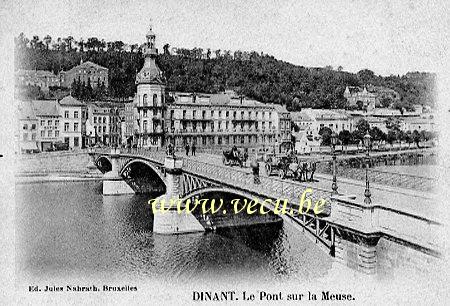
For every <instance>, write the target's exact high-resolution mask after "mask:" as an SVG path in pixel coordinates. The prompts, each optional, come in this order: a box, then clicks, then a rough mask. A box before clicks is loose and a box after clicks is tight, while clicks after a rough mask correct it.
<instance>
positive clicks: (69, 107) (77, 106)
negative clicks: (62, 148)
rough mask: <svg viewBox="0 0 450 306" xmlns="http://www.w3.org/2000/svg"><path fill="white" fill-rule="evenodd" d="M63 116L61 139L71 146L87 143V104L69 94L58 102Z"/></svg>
mask: <svg viewBox="0 0 450 306" xmlns="http://www.w3.org/2000/svg"><path fill="white" fill-rule="evenodd" d="M58 105H59V109H60V113H61V114H62V116H61V139H62V140H63V142H65V143H67V144H68V145H69V147H70V148H74V149H76V148H84V147H85V145H86V116H87V115H86V114H87V108H86V104H84V103H82V102H81V101H79V100H77V99H75V98H74V97H72V96H67V97H65V98H63V99H61V100H60V101H59V102H58Z"/></svg>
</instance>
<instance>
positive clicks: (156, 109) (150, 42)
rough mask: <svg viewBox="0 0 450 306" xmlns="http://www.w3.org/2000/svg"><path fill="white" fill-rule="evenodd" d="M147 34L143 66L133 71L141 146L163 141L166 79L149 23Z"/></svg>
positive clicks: (159, 143)
mask: <svg viewBox="0 0 450 306" xmlns="http://www.w3.org/2000/svg"><path fill="white" fill-rule="evenodd" d="M146 37H147V42H146V43H145V46H144V56H145V61H144V66H143V67H142V69H141V71H139V73H138V74H137V75H136V84H137V94H136V106H137V112H138V114H137V115H138V118H137V125H138V144H139V146H142V147H150V146H158V147H161V146H162V145H163V144H164V108H165V101H164V99H165V90H166V80H165V78H164V75H163V73H162V71H161V69H159V67H158V65H157V64H156V62H155V59H156V56H157V55H158V50H157V49H156V47H155V38H156V36H155V34H154V33H153V30H152V26H151V25H150V28H149V31H148V32H147V35H146Z"/></svg>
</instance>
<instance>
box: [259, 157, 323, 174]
mask: <svg viewBox="0 0 450 306" xmlns="http://www.w3.org/2000/svg"><path fill="white" fill-rule="evenodd" d="M264 163H265V170H266V174H267V175H268V176H270V175H272V174H274V173H276V174H278V176H279V177H280V178H282V179H284V178H288V177H290V178H293V179H295V180H298V181H313V180H314V173H315V171H316V162H314V161H306V160H305V161H299V160H298V157H297V156H296V155H295V154H285V155H278V156H277V155H275V154H273V153H272V154H267V155H266V156H265V158H264Z"/></svg>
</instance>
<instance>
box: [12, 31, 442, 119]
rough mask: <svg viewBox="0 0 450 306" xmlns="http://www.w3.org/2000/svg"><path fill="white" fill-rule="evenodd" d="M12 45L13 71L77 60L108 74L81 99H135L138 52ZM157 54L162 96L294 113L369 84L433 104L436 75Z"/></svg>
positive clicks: (248, 55)
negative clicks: (197, 96) (252, 103)
mask: <svg viewBox="0 0 450 306" xmlns="http://www.w3.org/2000/svg"><path fill="white" fill-rule="evenodd" d="M52 42H53V43H52ZM15 43H16V50H15V51H16V53H15V67H16V69H19V68H21V69H38V70H49V71H53V72H54V73H55V74H57V73H58V72H59V71H61V70H69V69H70V68H72V67H74V66H76V65H78V64H79V63H80V60H81V59H83V61H92V62H94V63H97V64H99V65H101V66H104V67H106V68H108V69H109V90H108V92H107V93H101V94H102V97H97V96H95V95H94V96H92V97H89V98H105V97H104V95H106V96H108V97H109V98H126V97H130V96H133V95H134V93H135V92H136V86H135V84H134V81H135V76H136V73H137V72H138V71H139V70H140V69H141V67H142V65H143V61H144V59H143V55H142V46H139V45H137V44H134V45H125V44H124V43H123V42H121V41H116V42H105V41H104V40H99V39H97V38H95V37H94V38H89V39H88V40H87V41H86V42H84V41H83V40H79V41H75V40H74V39H73V38H72V37H71V36H69V37H67V38H64V39H61V38H58V39H57V40H56V41H52V39H51V37H50V36H48V35H47V36H46V37H44V39H43V40H40V39H39V37H37V36H34V37H33V39H31V40H29V39H28V38H26V37H25V36H24V35H23V34H21V35H19V36H18V37H17V38H16V41H15ZM160 53H161V54H160V55H158V58H157V62H158V64H159V65H160V67H161V69H162V70H163V71H164V73H165V75H166V78H167V81H168V89H169V90H175V91H183V92H204V93H216V92H220V91H223V90H224V89H234V90H235V91H236V92H238V93H239V94H242V95H245V96H247V97H250V98H253V99H256V100H259V101H262V102H272V103H278V104H283V105H286V107H287V108H288V110H293V111H295V110H299V109H301V108H302V107H313V108H344V107H347V103H346V100H345V98H344V97H343V93H344V90H345V87H346V86H347V85H348V86H361V87H362V86H364V85H366V84H371V85H374V86H382V87H385V88H389V89H393V90H395V91H396V92H398V93H399V94H400V100H398V101H383V102H384V103H383V104H385V105H389V104H393V106H394V107H395V108H402V107H404V108H406V109H411V108H412V105H414V104H421V105H429V106H434V103H435V97H434V91H435V79H436V76H435V74H433V73H425V72H410V73H407V74H406V75H403V76H400V75H395V76H394V75H391V76H387V77H383V76H377V75H375V74H374V73H373V72H372V71H370V70H367V69H365V70H361V71H359V72H358V73H356V74H355V73H350V72H345V71H343V68H342V67H337V68H336V69H333V68H332V67H330V66H327V67H324V68H307V67H302V66H297V65H293V64H290V63H287V62H284V61H281V60H277V59H275V58H274V57H273V56H270V55H267V54H259V53H257V52H242V51H236V52H234V53H231V52H230V51H227V50H224V51H221V50H215V51H211V50H210V49H207V50H206V51H205V50H203V49H200V48H194V49H192V50H189V49H181V48H179V49H177V51H176V54H174V53H173V52H172V53H173V54H171V52H170V51H169V45H168V44H166V45H165V46H164V48H163V52H160ZM81 98H83V97H81ZM391 102H392V103H391Z"/></svg>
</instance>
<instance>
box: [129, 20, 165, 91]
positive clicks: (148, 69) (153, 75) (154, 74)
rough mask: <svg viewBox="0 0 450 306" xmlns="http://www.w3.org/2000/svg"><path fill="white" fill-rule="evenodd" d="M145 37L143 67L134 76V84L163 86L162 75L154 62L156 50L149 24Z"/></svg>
mask: <svg viewBox="0 0 450 306" xmlns="http://www.w3.org/2000/svg"><path fill="white" fill-rule="evenodd" d="M145 37H146V38H147V41H146V43H145V44H144V57H145V60H144V66H143V67H142V69H141V71H140V72H139V73H138V74H137V75H136V84H165V78H164V75H163V73H162V72H161V70H160V69H159V67H158V65H157V64H156V62H155V59H156V56H157V55H158V49H156V47H155V39H156V35H155V33H154V32H153V26H152V24H151V22H150V26H149V30H148V32H147V34H146V35H145Z"/></svg>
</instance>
